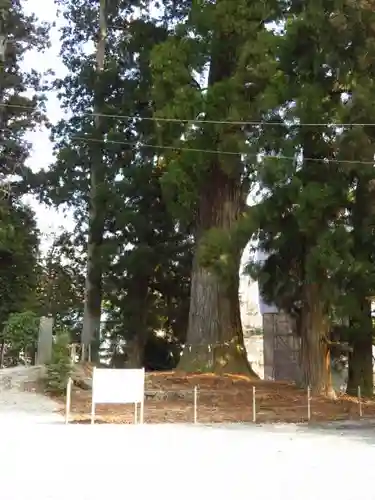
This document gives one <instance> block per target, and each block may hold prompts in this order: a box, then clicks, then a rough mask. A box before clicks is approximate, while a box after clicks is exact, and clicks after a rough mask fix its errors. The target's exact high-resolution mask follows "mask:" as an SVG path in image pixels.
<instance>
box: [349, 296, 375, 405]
mask: <svg viewBox="0 0 375 500" xmlns="http://www.w3.org/2000/svg"><path fill="white" fill-rule="evenodd" d="M361 313H362V314H361V317H360V318H358V319H357V321H356V322H353V321H352V332H351V336H350V346H351V347H352V349H353V351H352V352H350V353H349V376H348V386H347V392H348V394H352V395H357V393H358V387H360V388H361V394H362V395H364V396H369V397H372V396H373V391H374V389H373V368H372V342H373V326H372V318H371V304H370V301H369V300H366V299H364V300H363V302H362V305H361Z"/></svg>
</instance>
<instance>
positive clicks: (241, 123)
mask: <svg viewBox="0 0 375 500" xmlns="http://www.w3.org/2000/svg"><path fill="white" fill-rule="evenodd" d="M0 107H10V108H20V109H25V110H30V111H36V108H35V107H31V106H22V105H20V104H10V103H9V104H8V103H5V104H0ZM80 116H92V117H96V116H97V117H102V118H114V119H119V120H121V119H122V120H139V121H153V122H167V123H168V122H169V123H191V124H200V123H202V124H205V123H206V124H211V125H234V126H245V125H248V126H254V127H255V126H259V127H260V126H266V127H270V126H271V127H273V126H278V127H296V128H297V127H338V128H340V127H375V123H337V122H326V123H288V119H286V121H285V122H283V121H280V122H278V121H277V122H276V121H275V122H265V121H245V120H238V121H237V120H204V119H200V118H186V119H182V118H168V117H158V116H137V115H120V114H111V113H95V112H85V113H81V114H80Z"/></svg>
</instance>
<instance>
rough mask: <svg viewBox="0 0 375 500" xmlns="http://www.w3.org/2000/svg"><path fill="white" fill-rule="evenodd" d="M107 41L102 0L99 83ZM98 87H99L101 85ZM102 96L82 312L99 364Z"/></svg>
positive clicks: (88, 346) (97, 101) (90, 352)
mask: <svg viewBox="0 0 375 500" xmlns="http://www.w3.org/2000/svg"><path fill="white" fill-rule="evenodd" d="M106 38H107V16H106V0H100V19H99V40H98V44H97V49H96V71H97V81H98V83H99V84H100V77H101V74H102V72H103V71H104V62H105V46H106ZM98 86H99V85H98ZM100 107H101V96H100V92H99V90H96V91H95V95H94V112H95V113H96V115H95V127H96V135H97V139H98V143H97V144H98V151H96V152H95V154H94V155H93V157H92V163H91V172H90V208H89V228H88V244H87V270H86V283H85V304H84V313H83V328H82V345H83V350H82V352H83V358H84V360H87V359H88V357H89V356H90V357H91V361H93V362H94V363H98V361H99V346H100V319H101V305H102V274H103V269H102V243H103V234H104V224H105V207H104V205H103V195H102V193H101V191H102V190H103V185H104V181H105V173H104V169H105V165H104V164H103V150H102V147H103V146H102V144H101V141H102V140H103V131H102V120H101V117H100Z"/></svg>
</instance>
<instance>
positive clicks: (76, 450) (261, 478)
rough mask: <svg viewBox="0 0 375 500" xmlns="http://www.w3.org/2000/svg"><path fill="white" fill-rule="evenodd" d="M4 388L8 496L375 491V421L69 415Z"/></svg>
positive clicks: (51, 498)
mask: <svg viewBox="0 0 375 500" xmlns="http://www.w3.org/2000/svg"><path fill="white" fill-rule="evenodd" d="M54 410H56V405H55V404H54V403H53V402H52V401H51V400H49V399H48V398H46V397H44V396H41V395H38V394H35V393H24V392H20V391H17V390H16V389H15V388H13V389H11V390H4V389H3V390H1V391H0V429H1V433H2V435H1V451H2V453H1V454H0V479H1V481H0V485H1V490H0V491H1V498H2V499H4V500H25V499H29V500H67V499H68V500H104V499H111V500H115V499H120V498H121V499H122V498H125V499H127V498H131V499H134V500H137V499H138V498H139V499H141V498H142V497H145V498H152V499H153V500H174V499H175V498H178V500H185V499H186V500H193V499H194V500H200V499H202V500H203V499H213V500H244V499H247V498H249V499H250V500H317V499H321V500H332V499H333V498H338V499H340V500H358V499H360V498H365V499H366V500H375V484H374V480H373V465H374V463H375V422H374V421H367V422H366V421H365V422H362V423H343V424H332V425H326V426H315V427H314V426H310V427H307V426H296V425H268V426H254V425H240V424H239V425H217V426H201V425H199V424H198V425H193V424H191V425H169V424H164V425H149V424H146V425H136V426H135V425H99V424H97V425H92V426H91V425H73V424H70V425H64V424H63V418H62V416H60V415H58V414H57V413H55V412H54Z"/></svg>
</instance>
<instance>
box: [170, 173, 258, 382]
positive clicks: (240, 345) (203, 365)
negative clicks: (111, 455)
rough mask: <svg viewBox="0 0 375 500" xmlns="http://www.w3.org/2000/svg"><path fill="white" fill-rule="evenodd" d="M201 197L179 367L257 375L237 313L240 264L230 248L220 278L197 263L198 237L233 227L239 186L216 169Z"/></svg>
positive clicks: (238, 254)
mask: <svg viewBox="0 0 375 500" xmlns="http://www.w3.org/2000/svg"><path fill="white" fill-rule="evenodd" d="M207 185H208V186H209V188H207V192H206V193H204V194H203V195H202V196H201V198H200V200H201V201H200V207H199V229H198V232H197V244H196V249H195V256H194V262H193V269H192V276H191V292H190V311H189V323H188V331H187V338H186V345H185V348H184V351H183V354H182V357H181V360H180V363H179V365H178V369H179V370H182V371H187V372H215V373H242V374H247V375H251V376H254V377H256V378H258V377H257V375H256V374H255V372H253V370H252V369H251V366H250V364H249V362H248V359H247V355H246V349H245V347H244V339H243V332H242V325H241V316H240V302H239V266H240V259H241V253H242V249H234V251H233V255H230V256H226V257H227V258H229V259H233V264H234V265H233V269H234V271H233V273H231V275H230V276H229V277H228V278H227V279H225V280H223V279H222V277H220V276H218V275H217V274H216V273H214V272H213V271H212V270H211V269H208V268H206V267H204V266H203V265H202V263H201V262H200V250H201V245H202V237H203V236H205V235H206V232H207V231H209V230H210V229H213V228H215V229H221V230H223V231H225V232H229V231H231V230H233V228H234V227H235V225H236V224H237V222H238V219H239V217H240V212H241V207H242V198H243V194H242V189H241V186H240V185H239V184H238V183H237V182H236V181H234V180H233V179H231V178H229V177H228V176H227V175H226V174H225V173H224V172H223V171H222V170H220V169H218V170H216V173H214V174H213V175H212V177H211V182H208V184H207Z"/></svg>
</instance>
